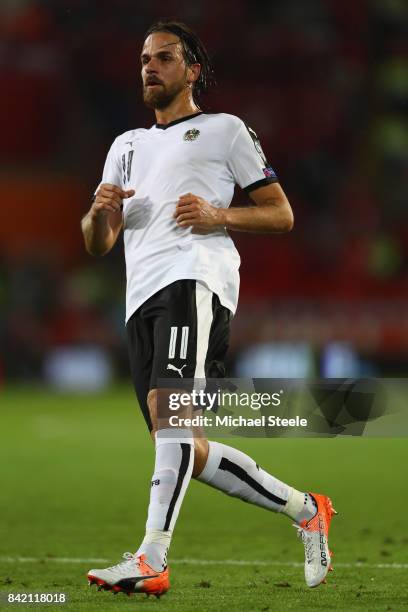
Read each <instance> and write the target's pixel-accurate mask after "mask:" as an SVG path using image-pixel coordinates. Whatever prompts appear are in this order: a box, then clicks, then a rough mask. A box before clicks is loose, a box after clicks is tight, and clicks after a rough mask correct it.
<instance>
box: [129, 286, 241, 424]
mask: <svg viewBox="0 0 408 612" xmlns="http://www.w3.org/2000/svg"><path fill="white" fill-rule="evenodd" d="M231 318H232V313H231V311H230V310H229V309H228V308H225V306H222V305H221V303H220V300H219V298H218V296H217V295H216V294H215V293H212V292H211V291H210V290H209V289H208V288H207V287H206V285H204V283H201V282H200V281H195V280H179V281H176V282H174V283H172V284H171V285H168V286H167V287H164V288H163V289H161V290H160V291H158V292H157V293H155V294H154V295H153V296H152V297H150V298H149V299H148V300H146V302H144V304H142V306H140V307H139V308H138V309H137V310H136V312H135V313H134V314H133V315H132V316H131V317H130V319H129V321H128V322H127V325H126V331H127V337H128V347H129V357H130V369H131V374H132V379H133V384H134V387H135V391H136V395H137V398H138V401H139V405H140V407H141V409H142V412H143V416H144V418H145V421H146V423H147V426H148V427H149V430H150V431H151V430H152V423H151V420H150V415H149V409H148V406H147V395H148V393H149V391H150V389H156V388H157V387H158V382H157V381H158V379H160V378H171V379H173V380H174V379H175V378H178V377H180V378H183V379H185V378H188V379H193V378H195V379H197V378H198V379H204V378H223V377H224V376H225V365H224V359H225V355H226V352H227V350H228V342H229V329H230V321H231Z"/></svg>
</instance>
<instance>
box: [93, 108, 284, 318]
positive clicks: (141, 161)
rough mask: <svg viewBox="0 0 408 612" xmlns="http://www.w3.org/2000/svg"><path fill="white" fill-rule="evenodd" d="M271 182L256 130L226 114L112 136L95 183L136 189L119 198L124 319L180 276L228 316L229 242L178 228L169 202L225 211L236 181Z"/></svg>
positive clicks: (248, 185) (233, 303)
mask: <svg viewBox="0 0 408 612" xmlns="http://www.w3.org/2000/svg"><path fill="white" fill-rule="evenodd" d="M277 180H278V179H277V177H276V174H275V173H274V171H273V170H272V168H271V167H270V166H269V165H268V163H267V161H266V159H265V156H264V154H263V152H262V149H261V146H260V144H259V140H258V138H257V136H256V134H255V132H253V130H251V128H248V127H247V126H246V125H245V123H244V122H243V121H241V119H239V118H238V117H235V116H233V115H228V114H225V113H219V114H205V113H197V114H195V115H190V116H188V117H183V118H182V119H178V120H176V121H173V122H171V123H169V124H166V125H160V124H156V125H154V126H153V127H151V128H150V129H141V128H140V129H135V130H130V131H129V132H125V133H124V134H122V135H121V136H118V138H116V140H115V141H114V143H113V144H112V146H111V148H110V151H109V153H108V156H107V159H106V163H105V167H104V171H103V177H102V183H112V184H114V185H118V186H119V187H121V188H122V189H134V190H135V195H134V196H133V197H131V198H128V199H126V200H124V202H123V228H124V244H125V258H126V277H127V290H126V321H127V320H128V319H129V318H130V317H131V316H132V314H133V313H134V312H135V311H136V309H137V308H139V306H141V305H142V304H143V302H145V301H146V300H147V299H148V298H149V297H150V296H152V295H153V294H155V293H156V292H157V291H159V290H160V289H162V288H163V287H165V286H167V285H169V284H170V283H173V282H175V281H177V280H181V279H195V280H199V281H202V282H203V283H205V284H206V285H207V287H208V288H209V289H210V290H211V291H213V292H214V293H216V294H217V295H218V297H219V299H220V302H221V304H222V305H223V306H226V307H227V308H229V309H230V310H231V311H232V312H233V313H234V312H235V310H236V307H237V302H238V291H239V272H238V270H239V266H240V257H239V255H238V252H237V250H236V248H235V245H234V243H233V241H232V240H231V238H230V237H229V235H228V232H227V231H226V229H224V228H221V229H219V230H216V231H212V232H207V233H205V234H203V233H198V232H196V231H194V230H192V228H180V227H178V226H177V224H176V220H175V219H174V217H173V214H174V212H175V208H176V204H177V201H178V199H179V197H180V196H181V195H184V194H186V193H192V194H194V195H197V196H200V197H202V198H204V199H205V200H207V201H208V202H209V203H210V204H212V205H213V206H217V207H220V208H228V206H229V205H230V203H231V200H232V197H233V194H234V186H235V184H236V183H237V184H238V185H239V186H240V187H242V188H243V189H244V190H245V191H247V192H248V193H249V192H250V191H252V190H254V189H256V188H258V187H261V186H263V185H266V184H268V183H271V182H276V181H277Z"/></svg>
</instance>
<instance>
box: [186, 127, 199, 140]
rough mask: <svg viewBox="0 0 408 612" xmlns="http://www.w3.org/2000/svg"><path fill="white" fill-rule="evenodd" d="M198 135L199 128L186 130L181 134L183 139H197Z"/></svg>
mask: <svg viewBox="0 0 408 612" xmlns="http://www.w3.org/2000/svg"><path fill="white" fill-rule="evenodd" d="M199 135H200V130H196V129H195V128H194V129H192V130H187V132H186V133H185V134H184V136H183V140H197V138H198V137H199Z"/></svg>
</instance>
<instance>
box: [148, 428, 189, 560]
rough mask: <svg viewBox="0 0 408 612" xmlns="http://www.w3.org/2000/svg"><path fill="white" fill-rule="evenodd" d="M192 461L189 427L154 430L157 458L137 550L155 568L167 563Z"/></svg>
mask: <svg viewBox="0 0 408 612" xmlns="http://www.w3.org/2000/svg"><path fill="white" fill-rule="evenodd" d="M193 464H194V438H193V434H192V432H191V431H190V430H188V429H177V430H175V429H174V428H173V429H170V428H169V429H161V430H159V431H158V432H157V434H156V459H155V466H154V474H153V477H152V480H151V490H150V504H149V510H148V516H147V522H146V535H145V537H144V539H143V542H142V544H141V545H140V547H139V549H138V551H137V553H136V554H138V555H140V554H145V555H146V562H147V563H148V565H150V567H152V568H153V569H154V570H156V571H162V570H163V569H164V568H165V566H166V563H167V560H166V558H167V551H168V548H169V546H170V542H171V537H172V534H173V529H174V526H175V524H176V521H177V517H178V514H179V511H180V507H181V504H182V502H183V499H184V495H185V493H186V490H187V487H188V484H189V482H190V480H191V474H192V471H193Z"/></svg>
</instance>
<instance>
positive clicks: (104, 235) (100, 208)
mask: <svg viewBox="0 0 408 612" xmlns="http://www.w3.org/2000/svg"><path fill="white" fill-rule="evenodd" d="M134 193H135V192H134V190H133V189H129V190H128V191H124V190H123V189H121V188H120V187H117V186H116V185H111V184H109V183H104V184H102V185H101V186H100V187H99V189H98V191H97V192H96V194H95V198H94V201H93V202H92V206H91V208H90V210H89V212H88V213H87V214H86V215H85V217H84V218H83V219H82V221H81V229H82V234H83V236H84V241H85V247H86V250H87V251H88V253H90V254H91V255H106V253H108V252H109V251H110V250H111V248H112V247H113V245H114V244H115V242H116V240H117V239H118V236H119V232H120V230H121V228H122V224H123V219H122V200H123V199H124V198H130V197H132V196H133V195H134Z"/></svg>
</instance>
